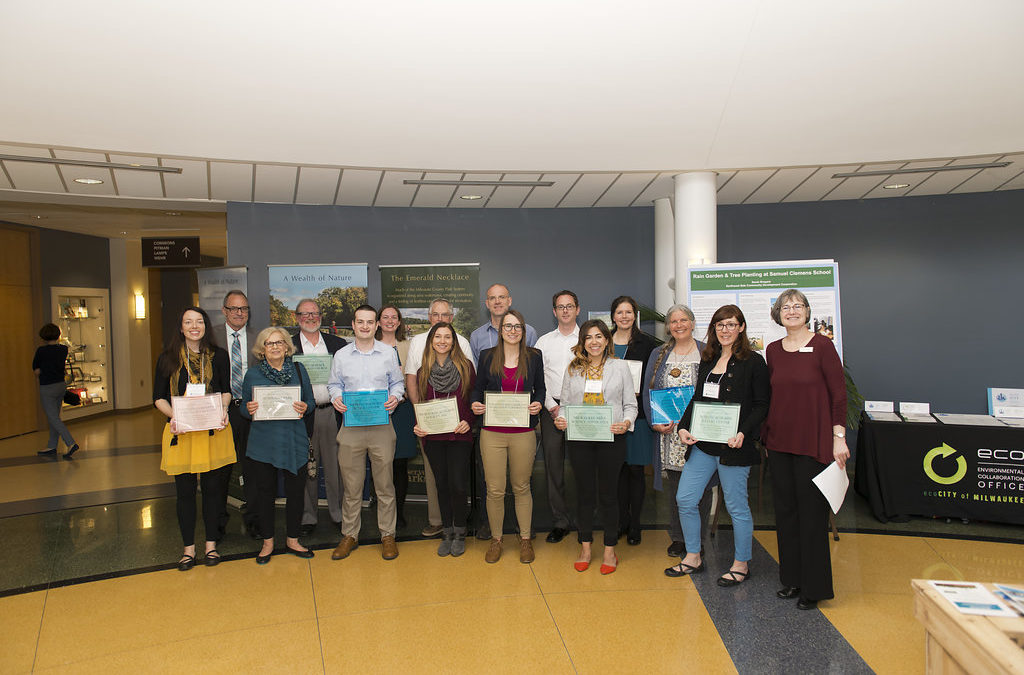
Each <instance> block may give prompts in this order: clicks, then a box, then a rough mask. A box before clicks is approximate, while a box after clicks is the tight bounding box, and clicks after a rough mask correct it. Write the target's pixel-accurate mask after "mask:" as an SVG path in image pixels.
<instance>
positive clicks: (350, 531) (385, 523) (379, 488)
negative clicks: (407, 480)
mask: <svg viewBox="0 0 1024 675" xmlns="http://www.w3.org/2000/svg"><path fill="white" fill-rule="evenodd" d="M367 456H369V457H370V470H371V471H372V473H373V487H374V490H375V491H376V493H377V527H378V528H380V536H382V537H387V536H394V534H395V527H396V520H397V518H398V510H397V508H396V504H395V484H394V481H393V479H392V476H391V465H392V464H393V463H394V461H395V430H394V428H393V427H392V426H391V424H390V423H389V424H379V425H376V426H372V427H345V426H343V427H341V429H340V430H339V431H338V466H339V468H340V469H341V482H342V484H343V485H344V488H343V493H344V496H343V498H342V502H341V534H342V536H345V537H352V538H353V539H356V540H358V539H359V526H360V525H361V524H362V520H361V518H360V509H361V508H362V506H363V482H364V481H365V480H366V457H367Z"/></svg>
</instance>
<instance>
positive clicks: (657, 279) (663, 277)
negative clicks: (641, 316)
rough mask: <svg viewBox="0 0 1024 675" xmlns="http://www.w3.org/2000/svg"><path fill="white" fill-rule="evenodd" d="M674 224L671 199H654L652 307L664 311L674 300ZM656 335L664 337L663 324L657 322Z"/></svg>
mask: <svg viewBox="0 0 1024 675" xmlns="http://www.w3.org/2000/svg"><path fill="white" fill-rule="evenodd" d="M675 260H676V224H675V222H674V221H673V219H672V200H671V199H669V198H668V197H662V198H661V199H655V200H654V309H656V310H658V311H659V312H664V311H666V310H667V309H668V308H669V307H670V306H672V303H674V302H675V294H674V291H673V288H674V284H675V282H674V277H675V273H676V263H675ZM655 333H656V335H657V336H658V337H659V338H661V339H662V340H664V339H665V324H663V323H659V324H657V327H656V331H655Z"/></svg>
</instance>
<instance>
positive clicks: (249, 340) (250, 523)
mask: <svg viewBox="0 0 1024 675" xmlns="http://www.w3.org/2000/svg"><path fill="white" fill-rule="evenodd" d="M221 311H222V312H224V344H225V345H226V346H227V350H228V356H229V358H230V362H231V405H229V406H228V421H229V422H231V436H232V438H233V439H234V441H235V457H236V458H237V460H238V462H237V463H236V464H235V466H236V467H237V468H238V470H239V471H240V472H241V481H242V494H243V495H244V497H245V504H246V507H247V508H246V509H245V510H244V511H243V512H242V520H243V522H244V523H245V529H246V531H247V532H248V533H249V536H251V537H252V538H253V539H260V538H261V535H260V531H259V527H258V526H257V524H256V508H255V505H256V484H255V482H254V481H250V480H246V476H245V462H244V461H243V460H244V459H245V448H246V444H247V441H248V439H249V420H248V419H247V418H245V417H244V416H242V413H241V412H240V411H239V406H240V405H241V403H242V380H243V379H244V378H245V371H246V370H248V369H249V368H250V367H251V366H252V365H253V364H254V363H255V362H256V357H255V356H253V355H252V352H251V351H250V347H251V346H252V344H253V340H255V339H256V331H254V330H253V329H252V328H251V327H250V326H249V299H248V298H247V297H245V292H244V291H241V290H239V289H237V288H236V289H234V290H230V291H228V292H227V295H225V296H224V304H223V306H222V307H221ZM232 475H233V474H229V473H225V474H224V479H225V481H226V482H225V485H224V509H223V512H222V515H221V518H220V525H221V535H223V534H224V529H225V527H226V526H227V521H228V512H227V498H228V485H230V483H231V478H232Z"/></svg>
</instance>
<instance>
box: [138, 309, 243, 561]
mask: <svg viewBox="0 0 1024 675" xmlns="http://www.w3.org/2000/svg"><path fill="white" fill-rule="evenodd" d="M178 325H179V326H180V327H181V330H180V331H179V332H178V333H176V334H175V335H174V337H172V338H171V341H170V343H169V344H168V345H167V348H166V349H164V351H163V352H162V353H161V354H160V358H159V359H157V362H156V376H155V377H154V378H153V405H155V406H156V409H157V410H159V411H160V412H162V413H163V414H165V415H167V418H168V420H167V425H166V426H165V427H164V434H163V443H162V450H163V451H162V455H161V459H160V468H161V469H162V470H163V471H164V472H166V473H167V474H168V475H170V476H174V486H175V488H176V491H177V500H178V501H177V511H178V526H179V527H180V528H181V540H182V543H183V544H184V546H185V550H184V552H183V553H182V555H181V559H180V560H179V561H178V569H179V570H181V571H182V572H185V571H187V570H190V569H192V566H193V565H195V564H196V546H195V529H196V484H197V483H198V484H199V485H201V486H202V489H203V523H204V525H205V528H206V553H205V556H204V559H203V560H204V562H205V563H206V564H207V565H209V566H213V565H216V564H217V563H219V562H220V554H219V553H218V552H217V541H216V538H217V531H218V525H219V523H218V519H219V517H220V511H221V507H222V505H223V502H224V495H223V494H222V492H223V490H224V485H226V483H227V481H225V480H224V478H223V475H222V474H223V472H225V471H231V465H232V464H233V463H234V461H235V444H234V442H233V441H232V440H231V428H230V426H229V425H228V413H227V410H228V404H229V403H230V402H231V364H230V361H229V359H228V353H227V352H226V351H225V350H223V349H221V348H220V347H218V346H217V345H216V344H214V342H213V338H212V336H211V335H210V334H209V333H207V327H208V326H209V325H210V317H209V316H208V315H207V314H206V311H205V310H203V309H200V308H199V307H188V308H186V309H185V310H184V311H183V312H182V313H181V316H180V317H179V321H178ZM208 394H219V395H220V399H221V400H220V403H221V404H222V405H221V407H222V409H223V417H222V418H221V419H219V420H214V421H212V422H211V423H210V426H213V427H214V428H206V425H203V430H201V431H193V430H190V429H189V427H188V424H189V422H188V421H186V420H184V419H183V420H181V421H179V420H177V419H175V411H174V406H173V405H172V403H171V400H172V397H178V396H184V397H193V396H205V395H208ZM191 403H197V401H196V402H191ZM197 476H198V478H197Z"/></svg>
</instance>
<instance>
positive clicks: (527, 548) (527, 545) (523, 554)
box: [519, 537, 534, 564]
mask: <svg viewBox="0 0 1024 675" xmlns="http://www.w3.org/2000/svg"><path fill="white" fill-rule="evenodd" d="M533 558H534V555H533V542H532V541H530V538H529V537H523V538H521V539H520V540H519V562H521V563H524V564H527V563H532V562H533Z"/></svg>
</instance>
